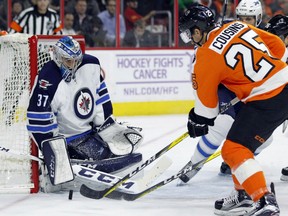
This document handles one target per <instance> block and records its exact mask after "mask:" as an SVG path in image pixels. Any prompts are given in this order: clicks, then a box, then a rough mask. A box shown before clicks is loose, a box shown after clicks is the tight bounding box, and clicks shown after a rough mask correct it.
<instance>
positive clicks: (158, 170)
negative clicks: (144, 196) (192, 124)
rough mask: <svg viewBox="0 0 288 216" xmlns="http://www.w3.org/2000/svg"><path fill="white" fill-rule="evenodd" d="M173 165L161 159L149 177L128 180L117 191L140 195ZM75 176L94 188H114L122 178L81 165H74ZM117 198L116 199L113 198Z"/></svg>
mask: <svg viewBox="0 0 288 216" xmlns="http://www.w3.org/2000/svg"><path fill="white" fill-rule="evenodd" d="M171 164H172V160H171V159H170V158H169V157H167V156H163V157H161V158H160V159H159V160H158V161H157V163H156V164H155V165H154V166H153V167H152V168H151V169H150V170H149V171H148V174H147V175H144V176H143V177H142V178H139V179H135V180H130V179H129V180H127V181H126V182H125V183H123V184H122V185H121V186H120V187H119V188H117V190H120V191H123V192H126V193H138V192H140V191H143V190H145V189H146V188H147V187H148V186H149V185H151V183H152V182H153V181H154V180H155V179H157V178H158V177H159V176H160V175H162V174H163V173H164V171H165V170H167V169H168V168H169V167H170V166H171ZM72 169H73V172H74V175H75V176H76V177H77V180H79V181H80V182H82V183H87V184H90V185H91V186H93V187H96V188H97V187H101V188H103V186H105V185H106V186H112V185H114V183H115V182H117V181H119V180H120V179H121V177H118V176H115V175H113V174H110V173H105V172H101V171H98V170H95V169H91V168H88V167H83V166H80V165H72ZM113 198H115V197H113Z"/></svg>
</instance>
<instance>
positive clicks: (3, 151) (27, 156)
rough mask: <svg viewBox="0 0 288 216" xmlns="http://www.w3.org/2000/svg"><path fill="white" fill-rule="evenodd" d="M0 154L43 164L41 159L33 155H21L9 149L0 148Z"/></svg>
mask: <svg viewBox="0 0 288 216" xmlns="http://www.w3.org/2000/svg"><path fill="white" fill-rule="evenodd" d="M0 152H1V153H3V154H9V155H11V156H15V157H18V158H21V159H24V160H34V161H38V162H43V159H41V158H39V157H36V156H34V155H29V154H23V153H20V152H18V151H15V150H13V149H9V148H6V147H3V146H0Z"/></svg>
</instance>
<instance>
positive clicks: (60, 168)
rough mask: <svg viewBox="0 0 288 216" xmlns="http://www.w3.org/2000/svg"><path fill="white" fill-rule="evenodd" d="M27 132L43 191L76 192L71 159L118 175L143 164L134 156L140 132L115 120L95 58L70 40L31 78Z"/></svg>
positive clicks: (60, 42)
mask: <svg viewBox="0 0 288 216" xmlns="http://www.w3.org/2000/svg"><path fill="white" fill-rule="evenodd" d="M27 129H28V131H29V134H30V135H31V137H32V139H33V140H34V141H35V143H36V144H37V145H38V148H39V150H40V151H41V154H42V155H43V158H44V164H43V165H42V166H41V174H40V187H41V190H42V191H43V192H54V191H59V190H61V189H63V188H66V189H69V185H70V186H71V187H73V189H74V190H75V187H77V184H76V183H75V181H76V180H75V179H74V174H73V171H72V168H71V162H72V161H74V162H75V161H77V163H79V164H84V165H85V164H88V162H89V165H90V166H92V167H93V168H95V169H97V170H100V171H102V172H107V173H121V172H122V171H123V170H125V169H127V168H129V167H131V166H133V165H135V164H138V163H139V162H140V161H141V160H142V155H141V154H140V153H135V150H136V149H137V148H138V147H139V145H140V144H141V142H142V140H143V136H142V134H141V133H140V131H141V130H140V128H137V127H131V126H127V125H124V124H121V123H118V122H117V121H116V120H115V118H114V117H113V108H112V103H111V100H110V96H109V93H108V90H107V86H106V84H105V81H104V78H103V75H102V74H101V67H100V63H99V60H98V59H97V58H96V57H94V56H91V55H88V54H83V53H82V51H81V49H80V45H79V43H78V42H77V41H76V40H74V39H73V38H72V37H71V36H64V37H62V38H61V39H60V40H58V41H57V43H56V44H55V45H54V46H53V58H52V60H51V61H49V62H47V63H46V64H45V65H44V66H43V68H42V69H41V71H40V72H39V74H38V76H37V77H36V79H35V83H34V86H33V90H32V92H31V96H30V101H29V106H28V110H27ZM67 185H68V187H67Z"/></svg>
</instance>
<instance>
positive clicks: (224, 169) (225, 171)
mask: <svg viewBox="0 0 288 216" xmlns="http://www.w3.org/2000/svg"><path fill="white" fill-rule="evenodd" d="M219 175H221V176H226V175H229V176H231V169H230V167H229V166H228V164H226V163H225V162H224V161H223V162H222V164H221V167H220V172H219Z"/></svg>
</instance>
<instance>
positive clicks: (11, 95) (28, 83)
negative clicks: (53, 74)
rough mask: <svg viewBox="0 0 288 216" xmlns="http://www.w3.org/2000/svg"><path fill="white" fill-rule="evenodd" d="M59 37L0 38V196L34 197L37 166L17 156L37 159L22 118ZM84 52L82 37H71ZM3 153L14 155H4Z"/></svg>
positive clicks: (13, 36) (25, 36) (18, 34)
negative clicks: (8, 150) (3, 194)
mask: <svg viewBox="0 0 288 216" xmlns="http://www.w3.org/2000/svg"><path fill="white" fill-rule="evenodd" d="M61 37H63V36H61V35H57V36H46V35H27V34H20V33H16V34H11V35H5V36H1V37H0V193H37V192H38V190H39V173H38V170H39V167H38V166H39V165H38V162H37V161H33V160H29V159H28V157H26V158H25V157H21V155H22V156H23V155H33V156H38V148H37V146H36V144H35V143H33V141H32V140H31V139H30V138H29V135H28V131H27V128H26V121H27V118H26V114H27V108H28V103H29V96H30V91H31V89H32V86H33V84H34V80H35V77H36V75H37V74H38V72H39V71H40V70H41V68H42V67H43V65H44V64H45V63H46V62H48V61H49V60H51V57H52V56H51V54H52V45H54V44H55V43H56V41H57V40H59V39H60V38H61ZM73 38H75V39H76V40H77V41H78V42H79V43H80V45H81V49H82V51H83V52H85V40H84V37H83V36H80V35H77V36H73ZM7 149H10V150H11V152H17V153H19V155H18V156H17V155H16V154H14V155H13V154H7Z"/></svg>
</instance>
